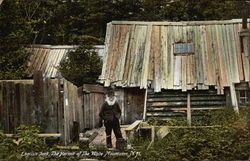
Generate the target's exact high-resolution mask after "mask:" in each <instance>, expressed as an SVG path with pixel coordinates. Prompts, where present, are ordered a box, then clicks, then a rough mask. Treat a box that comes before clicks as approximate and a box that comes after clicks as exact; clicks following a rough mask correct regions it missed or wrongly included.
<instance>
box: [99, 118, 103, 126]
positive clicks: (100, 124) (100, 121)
mask: <svg viewBox="0 0 250 161" xmlns="http://www.w3.org/2000/svg"><path fill="white" fill-rule="evenodd" d="M102 126H103V121H102V119H100V120H99V127H102Z"/></svg>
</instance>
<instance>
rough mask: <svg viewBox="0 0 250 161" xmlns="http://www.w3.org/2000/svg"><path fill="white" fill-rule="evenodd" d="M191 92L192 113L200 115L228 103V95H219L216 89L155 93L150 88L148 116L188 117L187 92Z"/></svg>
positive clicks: (164, 117)
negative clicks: (200, 112) (201, 112)
mask: <svg viewBox="0 0 250 161" xmlns="http://www.w3.org/2000/svg"><path fill="white" fill-rule="evenodd" d="M188 93H190V105H191V111H192V115H193V116H195V115H199V112H196V111H204V110H219V109H222V108H223V107H224V106H225V104H226V96H225V95H218V94H217V92H216V90H199V91H197V90H196V91H195V90H193V91H188V92H182V91H181V90H163V91H162V92H160V93H154V92H153V91H152V90H148V93H147V106H146V117H147V119H149V118H152V117H158V118H161V119H171V118H178V117H187V94H188Z"/></svg>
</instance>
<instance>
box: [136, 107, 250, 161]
mask: <svg viewBox="0 0 250 161" xmlns="http://www.w3.org/2000/svg"><path fill="white" fill-rule="evenodd" d="M205 117H206V119H205V120H203V121H204V122H203V123H204V124H203V125H219V126H214V127H210V128H196V129H193V128H191V129H189V128H186V129H171V131H170V134H168V135H167V136H166V137H165V138H163V139H162V140H156V141H155V143H154V145H153V146H152V147H151V148H150V149H149V150H145V149H146V147H147V145H148V144H145V143H143V142H142V143H140V144H141V145H142V146H141V147H140V148H139V149H137V150H140V151H142V156H141V157H140V158H138V160H187V161H188V160H197V161H199V160H207V161H210V160H215V161H217V160H220V161H223V160H247V159H248V157H249V156H250V151H249V149H250V140H249V127H248V124H247V121H248V120H249V108H242V109H240V115H237V114H235V113H234V112H233V111H232V110H231V109H226V110H222V111H216V112H210V113H209V114H208V115H207V116H204V118H205ZM208 120H209V121H208ZM150 123H151V124H155V125H185V124H184V122H183V120H180V122H179V121H172V122H171V121H167V122H160V121H159V120H157V119H152V120H151V122H150ZM192 123H193V122H192ZM194 124H195V122H194ZM198 124H199V125H200V123H198ZM136 144H138V141H137V142H136ZM135 160H136V159H135Z"/></svg>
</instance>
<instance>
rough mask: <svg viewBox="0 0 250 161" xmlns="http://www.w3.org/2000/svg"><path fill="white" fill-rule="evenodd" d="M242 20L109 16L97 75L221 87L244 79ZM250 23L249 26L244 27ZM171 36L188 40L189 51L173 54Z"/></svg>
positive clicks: (136, 83) (107, 80) (138, 82)
mask: <svg viewBox="0 0 250 161" xmlns="http://www.w3.org/2000/svg"><path fill="white" fill-rule="evenodd" d="M241 26H242V25H241V20H229V21H200V22H199V21H198V22H130V21H113V22H111V23H108V25H107V33H106V40H105V52H104V53H105V54H104V63H103V68H102V74H101V76H100V77H99V78H100V81H101V82H103V83H104V85H105V86H110V84H111V83H113V84H115V85H116V86H121V87H140V88H147V86H148V85H150V84H151V87H152V88H154V90H155V91H156V92H159V91H160V90H161V89H162V88H163V89H182V90H183V91H186V90H191V89H192V88H198V89H207V88H208V87H209V86H210V85H211V86H216V87H217V88H218V89H219V90H218V93H220V92H223V88H224V87H226V86H230V84H231V83H232V82H233V83H239V82H240V81H249V79H250V76H249V62H248V60H247V57H246V55H245V54H244V53H241V48H240V47H241V45H240V36H239V31H240V30H241ZM249 28H250V27H249ZM176 42H191V43H193V45H194V55H189V56H174V54H173V48H174V45H173V44H174V43H176Z"/></svg>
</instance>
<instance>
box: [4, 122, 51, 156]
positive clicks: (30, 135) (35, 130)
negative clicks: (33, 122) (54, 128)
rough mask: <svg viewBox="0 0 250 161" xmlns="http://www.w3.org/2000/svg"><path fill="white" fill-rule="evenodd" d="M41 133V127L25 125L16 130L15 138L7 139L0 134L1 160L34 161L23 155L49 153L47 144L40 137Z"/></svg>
mask: <svg viewBox="0 0 250 161" xmlns="http://www.w3.org/2000/svg"><path fill="white" fill-rule="evenodd" d="M39 133H40V130H39V127H37V126H25V125H20V126H19V127H18V128H17V129H16V134H14V135H13V138H7V137H6V136H5V135H4V134H3V133H0V159H8V160H32V158H31V157H30V156H22V153H24V152H43V151H47V150H48V148H47V146H46V144H45V143H44V141H43V140H42V138H40V137H38V134H39ZM38 159H41V158H38Z"/></svg>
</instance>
